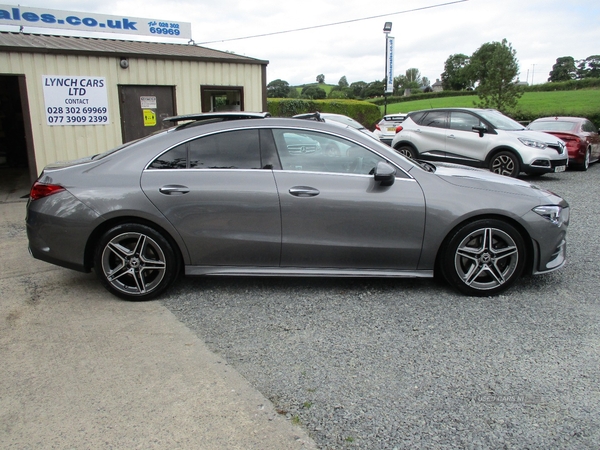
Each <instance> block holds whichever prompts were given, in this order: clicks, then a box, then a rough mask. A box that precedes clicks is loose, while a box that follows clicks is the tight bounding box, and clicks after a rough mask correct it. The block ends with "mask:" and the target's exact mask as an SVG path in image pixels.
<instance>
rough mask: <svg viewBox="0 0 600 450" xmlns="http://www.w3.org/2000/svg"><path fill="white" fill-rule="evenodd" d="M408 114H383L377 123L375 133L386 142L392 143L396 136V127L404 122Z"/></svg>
mask: <svg viewBox="0 0 600 450" xmlns="http://www.w3.org/2000/svg"><path fill="white" fill-rule="evenodd" d="M404 119H406V114H388V115H386V116H383V118H382V119H381V120H380V121H379V123H378V124H377V125H375V130H374V131H373V133H374V134H375V136H376V137H377V138H378V139H379V140H380V141H381V142H383V143H384V144H387V145H392V139H394V136H396V129H397V128H398V125H400V124H401V123H402V122H404Z"/></svg>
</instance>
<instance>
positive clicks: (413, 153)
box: [392, 108, 568, 177]
mask: <svg viewBox="0 0 600 450" xmlns="http://www.w3.org/2000/svg"><path fill="white" fill-rule="evenodd" d="M392 147H393V148H394V149H396V150H397V151H398V152H400V153H401V154H403V155H405V156H408V157H410V158H413V159H422V160H428V161H448V162H454V163H458V164H463V165H467V166H472V167H480V168H486V169H489V170H490V171H492V172H494V173H498V174H500V175H506V176H510V177H516V176H518V175H519V173H521V172H525V173H527V174H530V175H539V174H544V173H550V172H563V171H564V170H565V169H566V167H567V164H568V155H567V151H566V149H565V144H564V142H562V141H561V140H560V139H558V138H556V137H555V136H552V135H550V134H547V133H542V132H538V131H531V130H527V129H526V128H525V127H523V126H522V125H521V124H519V123H518V122H515V121H514V120H512V119H510V118H509V117H506V116H505V115H503V114H502V113H500V112H498V111H496V110H492V109H477V108H440V109H428V110H423V111H416V112H412V113H409V114H408V117H407V118H406V120H405V121H404V122H403V123H402V124H401V125H400V126H399V127H398V132H397V133H396V136H395V137H394V139H393V140H392Z"/></svg>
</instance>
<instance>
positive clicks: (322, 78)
mask: <svg viewBox="0 0 600 450" xmlns="http://www.w3.org/2000/svg"><path fill="white" fill-rule="evenodd" d="M317 83H319V84H323V83H325V75H323V74H322V73H321V74H319V75H317Z"/></svg>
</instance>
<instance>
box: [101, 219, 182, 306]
mask: <svg viewBox="0 0 600 450" xmlns="http://www.w3.org/2000/svg"><path fill="white" fill-rule="evenodd" d="M94 267H95V269H94V270H95V272H96V275H97V276H98V278H99V279H100V282H101V283H102V284H103V285H104V286H105V287H106V288H107V289H108V290H109V291H110V292H112V293H113V294H115V295H116V296H118V297H121V298H123V299H125V300H130V301H143V300H150V299H152V298H154V297H156V296H157V295H159V294H160V293H161V292H163V291H164V290H165V289H166V288H167V287H169V285H171V283H173V281H174V280H175V279H176V278H177V275H178V273H179V260H178V258H177V256H176V253H175V251H174V250H173V247H172V245H171V244H170V243H169V241H168V240H166V239H165V238H164V236H162V235H161V234H160V233H159V232H157V231H156V230H154V229H153V228H150V227H148V226H145V225H140V224H133V223H132V224H123V225H118V226H115V227H113V228H111V229H110V230H108V231H107V232H106V233H104V235H103V236H102V238H101V239H100V241H99V243H98V246H97V247H96V251H95V254H94Z"/></svg>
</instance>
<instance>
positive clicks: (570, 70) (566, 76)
mask: <svg viewBox="0 0 600 450" xmlns="http://www.w3.org/2000/svg"><path fill="white" fill-rule="evenodd" d="M549 75H550V76H549V77H548V81H551V82H553V81H569V80H574V79H575V78H577V67H575V60H574V59H573V57H572V56H563V57H561V58H556V64H554V65H553V66H552V70H551V71H550V74H549Z"/></svg>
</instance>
